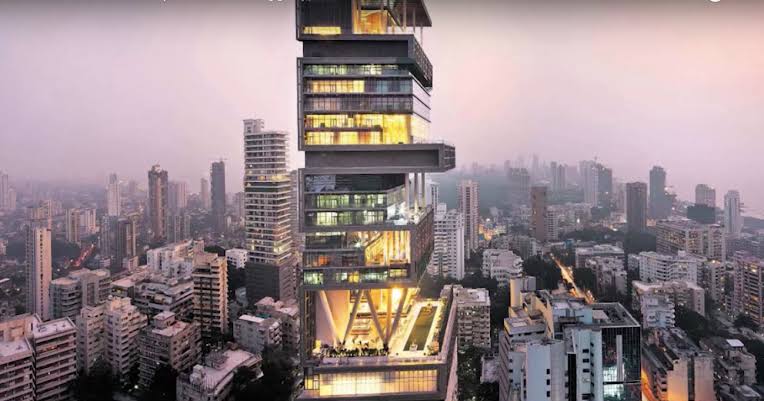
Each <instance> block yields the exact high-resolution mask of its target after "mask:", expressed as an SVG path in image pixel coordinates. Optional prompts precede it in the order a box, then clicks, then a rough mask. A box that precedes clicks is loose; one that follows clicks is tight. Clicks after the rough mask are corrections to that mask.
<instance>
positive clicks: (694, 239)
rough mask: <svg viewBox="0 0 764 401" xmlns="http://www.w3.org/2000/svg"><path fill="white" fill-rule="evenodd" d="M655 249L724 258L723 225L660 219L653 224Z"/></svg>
mask: <svg viewBox="0 0 764 401" xmlns="http://www.w3.org/2000/svg"><path fill="white" fill-rule="evenodd" d="M655 231H656V240H655V242H656V250H657V251H658V252H659V253H668V254H678V253H679V252H680V251H683V252H686V253H687V254H692V255H696V256H700V257H706V258H709V259H714V260H721V261H723V260H725V258H726V239H725V234H724V227H722V226H720V225H718V224H700V223H698V222H696V221H694V220H661V221H659V222H658V223H657V224H656V225H655Z"/></svg>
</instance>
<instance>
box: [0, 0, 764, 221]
mask: <svg viewBox="0 0 764 401" xmlns="http://www.w3.org/2000/svg"><path fill="white" fill-rule="evenodd" d="M459 4H460V3H457V2H437V3H435V4H432V5H430V7H429V10H430V13H431V15H432V16H433V18H434V19H437V20H438V21H439V28H440V29H437V30H435V31H434V32H433V33H431V34H429V35H426V37H425V39H424V47H425V49H426V51H427V52H428V54H429V55H430V58H431V59H432V61H433V64H435V65H438V75H439V76H441V77H448V76H463V75H465V74H467V73H469V71H470V70H472V69H474V68H476V67H477V66H478V64H475V63H474V62H473V61H465V62H459V63H453V62H446V61H447V60H449V57H450V53H449V52H450V51H451V50H458V52H460V53H463V54H466V55H467V57H465V60H481V62H480V64H479V66H480V68H486V69H497V70H501V71H505V72H506V74H507V75H506V76H505V78H506V79H501V80H498V81H496V82H488V81H487V80H488V79H492V78H490V77H491V76H492V75H491V74H478V76H475V77H474V82H472V83H471V84H470V85H460V84H459V83H458V82H456V81H454V80H449V79H442V81H441V82H439V84H438V85H437V86H438V92H437V96H434V97H433V121H434V123H433V133H435V134H437V136H438V137H442V138H444V139H446V140H447V141H449V142H452V143H453V144H454V145H456V146H457V147H459V148H460V149H463V151H462V152H460V158H459V162H458V165H459V166H463V165H469V164H471V163H472V162H481V163H482V164H491V163H495V164H497V165H500V164H501V163H502V162H503V160H514V159H515V157H516V156H517V155H518V154H526V155H530V154H532V153H538V154H540V155H541V156H542V157H543V158H544V159H546V160H555V161H561V162H565V163H568V164H575V162H576V161H577V160H585V159H593V158H594V157H595V156H597V157H598V158H599V160H600V161H601V162H603V163H604V164H606V165H608V166H609V167H611V168H612V169H613V174H614V176H616V177H619V178H620V179H621V180H622V181H623V182H628V181H647V177H648V172H649V169H650V168H651V166H653V165H660V166H663V167H664V168H665V169H666V171H667V173H668V178H667V181H668V183H669V185H671V186H673V187H674V188H675V189H676V191H677V193H678V194H679V196H680V197H681V198H682V199H688V200H689V199H693V191H694V188H695V185H696V184H698V183H701V182H702V183H707V184H709V185H711V186H712V187H715V188H716V189H717V191H718V193H720V194H723V193H726V192H727V190H730V189H737V190H740V192H741V198H742V199H743V202H744V203H745V204H746V206H747V208H748V209H749V211H757V212H761V211H762V210H764V189H762V188H760V187H759V186H757V185H756V183H757V177H756V174H755V172H749V169H746V166H747V164H748V162H749V161H750V160H753V159H754V158H755V157H756V153H755V151H756V149H760V148H761V145H762V143H761V139H759V138H758V135H757V132H756V127H757V126H759V125H761V122H762V121H761V117H760V116H759V115H758V114H759V113H758V112H757V109H756V105H757V104H760V101H761V100H762V99H761V94H760V92H761V91H757V90H756V88H757V85H758V84H757V77H759V76H760V72H759V69H758V68H756V66H757V65H758V63H760V62H761V61H762V56H761V54H764V52H761V51H758V50H759V49H761V47H762V43H764V40H761V39H762V38H764V29H762V28H761V27H759V26H756V25H755V24H754V22H755V20H754V19H753V17H752V15H754V14H756V11H759V10H764V4H755V3H752V2H743V1H728V2H720V3H712V2H708V1H699V0H698V1H692V0H683V1H679V2H672V4H671V5H661V4H654V3H648V4H644V3H641V4H642V5H640V6H636V5H633V4H632V5H629V4H627V3H626V2H624V1H617V2H612V3H609V5H607V6H602V5H599V6H598V7H597V8H596V9H595V8H593V7H590V5H591V3H588V2H576V5H575V6H574V5H572V4H571V5H565V4H563V3H560V2H549V3H545V4H547V5H546V6H544V5H538V4H531V3H530V2H528V1H514V2H511V3H497V2H488V1H484V2H480V3H475V4H476V5H477V4H479V5H480V7H477V6H476V7H474V9H470V10H468V12H466V13H460V12H458V8H459ZM292 6H293V4H291V2H274V3H270V2H265V1H263V2H255V3H254V4H243V3H238V2H228V3H224V4H222V5H221V6H219V7H216V8H214V9H212V8H211V7H209V6H207V5H205V4H204V3H202V2H190V3H184V4H181V3H172V2H168V3H159V2H156V3H155V2H144V3H137V4H135V5H133V6H130V7H122V6H116V5H115V4H108V5H103V4H102V5H95V6H93V5H87V6H85V5H84V3H81V4H72V5H67V6H66V8H63V7H59V6H56V5H55V4H45V7H46V8H45V10H42V9H40V7H43V5H42V3H38V4H36V5H29V4H27V5H22V4H21V3H18V4H5V5H3V8H4V9H5V10H4V11H7V12H3V13H2V14H0V15H1V16H0V22H2V23H0V32H1V33H4V34H3V35H0V37H6V38H25V39H27V40H19V41H13V42H10V41H9V42H3V39H0V43H1V44H2V46H0V56H2V57H3V59H5V60H11V62H10V63H4V65H3V66H2V67H0V68H2V70H0V71H1V72H3V73H2V74H0V84H2V85H3V87H6V88H9V90H8V91H5V92H4V93H3V94H0V104H2V105H3V106H4V108H5V109H6V110H9V113H8V115H9V118H7V119H6V125H5V127H4V129H3V130H4V132H6V133H10V134H9V135H7V136H5V137H4V141H5V142H6V143H7V144H8V146H3V149H2V150H0V159H3V160H4V161H6V162H5V163H4V164H5V165H4V166H2V167H3V170H4V171H6V172H8V174H9V175H10V176H11V177H12V179H23V178H32V179H38V180H39V179H43V180H47V179H68V178H73V179H75V180H81V181H84V182H88V183H103V182H106V181H107V179H108V174H109V173H110V172H116V173H117V174H119V175H120V177H124V178H126V179H139V178H141V177H142V176H143V175H144V174H145V169H146V168H147V167H148V166H151V165H152V164H155V163H157V162H158V163H161V164H162V165H163V167H165V168H166V169H167V170H168V171H170V172H171V174H172V176H173V179H174V180H180V181H186V182H188V183H190V185H191V186H190V189H191V190H192V191H193V192H196V190H197V185H198V182H199V178H200V177H203V176H205V175H207V169H208V166H209V164H210V162H211V161H213V160H216V159H219V158H220V157H223V158H225V159H227V160H230V162H229V170H230V174H228V177H227V183H226V184H227V187H229V188H232V189H238V188H240V186H241V181H240V180H239V179H237V177H240V176H241V175H242V174H243V154H241V151H240V149H239V148H238V144H239V140H240V138H239V135H240V128H239V126H238V124H239V123H240V121H241V120H242V119H243V118H247V116H250V115H253V114H254V115H258V116H262V117H263V118H266V119H268V121H270V123H269V124H270V126H272V127H274V128H275V129H281V130H286V131H289V132H290V133H294V132H296V114H295V110H294V107H292V105H293V104H294V102H295V101H296V87H295V84H294V82H293V80H292V79H291V78H292V74H293V68H294V65H293V64H292V62H293V59H294V57H296V56H297V55H298V54H299V50H300V49H299V45H298V44H297V43H296V41H294V30H293V28H292V26H293V25H292V21H293V19H294V16H293V13H292ZM573 7H577V8H576V9H574V8H573ZM43 11H44V12H43ZM57 15H67V16H68V17H71V18H58V17H55V16H57ZM252 15H258V16H262V17H265V18H262V20H261V22H259V23H258V24H252V23H251V21H250V17H251V16H252ZM94 17H98V18H94ZM600 17H607V18H605V20H602V22H598V23H597V24H593V23H592V22H593V21H595V20H596V21H600V20H601V19H600ZM54 18H55V19H54ZM190 18H194V19H195V20H198V26H201V27H203V29H197V28H196V27H195V26H192V27H189V26H188V24H187V22H188V20H189V19H190ZM627 18H633V19H635V20H638V21H640V22H641V23H640V24H623V22H624V21H625V20H626V19H627ZM71 21H76V22H77V23H72V22H71ZM135 22H140V23H141V24H142V27H143V29H142V30H140V32H134V31H132V30H130V29H129V28H130V24H132V23H135ZM624 25H628V27H624ZM456 26H459V27H460V29H452V28H455V27H456ZM106 27H110V28H111V29H105V28H106ZM460 31H469V32H471V34H470V36H471V37H472V38H474V40H476V41H479V42H480V43H481V44H482V45H481V46H479V47H475V48H471V46H470V43H471V41H466V40H464V39H463V38H460V37H459V35H460V33H459V32H460ZM95 32H98V34H97V35H96V34H95ZM51 34H55V35H56V37H57V38H60V40H59V41H57V42H56V43H55V44H53V43H50V42H48V41H47V40H46V39H45V38H46V37H47V35H51ZM266 34H267V37H268V38H269V39H270V40H268V41H260V40H253V38H259V37H266V36H265V35H266ZM485 48H491V49H494V51H492V52H485V51H484V49H485ZM677 49H679V50H677ZM38 54H39V56H38ZM42 55H44V56H42ZM259 55H268V56H267V59H263V58H262V57H261V56H259ZM65 56H73V57H65ZM38 57H45V58H49V57H53V58H55V59H58V60H61V62H60V63H46V62H43V61H42V60H39V61H38V62H35V60H36V59H37V58H38ZM24 65H33V67H32V68H22V67H23V66H24ZM700 67H702V68H700ZM249 71H257V72H258V73H257V74H252V73H250V72H249ZM64 78H66V79H64ZM758 81H760V80H758ZM84 83H87V84H86V85H85V84H84ZM488 88H495V89H492V90H491V91H490V92H489V91H488ZM139 89H140V90H139ZM263 93H267V94H268V95H267V96H263ZM491 93H500V94H502V95H501V96H499V95H492V94H491ZM515 93H520V94H522V96H514V95H513V94H515ZM64 98H65V99H66V101H65V102H64V101H63V99H64ZM181 100H182V101H181ZM582 100H583V101H582ZM480 102H484V103H485V107H479V108H475V107H469V105H471V104H480ZM40 113H43V114H45V115H46V118H45V119H40V118H38V117H37V116H38V115H39V114H40ZM33 116H34V117H33ZM452 116H457V117H452ZM550 116H554V118H550ZM43 121H44V124H43V123H42V122H43ZM469 121H474V122H475V123H474V124H470V123H469ZM468 130H476V131H478V132H479V133H480V134H479V135H480V136H479V138H480V139H481V140H478V141H474V140H471V136H470V135H463V132H466V131H468ZM67 133H68V134H67ZM159 133H162V135H157V134H159ZM30 137H31V138H33V139H35V140H32V141H30V140H29V138H30ZM61 138H66V141H64V140H63V139H61ZM292 138H293V137H292ZM507 139H508V140H509V141H510V142H509V143H510V144H511V146H506V147H504V146H492V145H495V144H496V143H503V141H505V140H507ZM32 144H34V150H32V148H31V146H32ZM688 144H692V147H691V150H692V151H689V152H688V151H684V150H682V151H680V149H681V148H682V147H685V146H687V145H688ZM291 145H293V144H291ZM91 149H98V151H99V156H97V157H92V155H89V154H88V153H87V152H88V150H91ZM178 149H182V152H180V153H182V154H183V157H182V158H179V157H177V156H175V154H178V153H179V152H177V150H178ZM291 149H292V150H291V153H292V154H291V155H290V156H291V159H292V160H294V161H295V163H294V164H293V165H292V166H290V167H291V168H296V167H298V166H301V165H302V162H301V160H302V157H301V156H298V154H297V152H296V150H295V149H296V146H291ZM124 150H127V151H124ZM619 151H622V152H625V153H626V154H627V157H623V155H620V154H618V152H619ZM28 154H35V155H36V157H34V158H29V157H25V156H23V155H28ZM101 155H102V156H101ZM37 157H39V158H44V159H45V160H46V161H48V160H49V161H50V162H49V163H35V160H36V158H37ZM51 165H57V166H63V165H65V166H67V168H65V169H61V168H59V169H51V168H49V166H51ZM141 181H142V180H141ZM139 182H140V181H139ZM233 192H236V191H235V190H234V191H233ZM759 214H761V213H759Z"/></svg>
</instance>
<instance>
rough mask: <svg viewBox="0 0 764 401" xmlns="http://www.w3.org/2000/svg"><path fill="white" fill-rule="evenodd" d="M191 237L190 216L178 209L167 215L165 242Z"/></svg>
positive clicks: (179, 240)
mask: <svg viewBox="0 0 764 401" xmlns="http://www.w3.org/2000/svg"><path fill="white" fill-rule="evenodd" d="M190 238H191V216H190V215H189V214H188V213H187V212H186V211H178V212H175V213H172V214H170V215H168V216H167V242H168V243H174V242H181V241H185V240H187V239H190Z"/></svg>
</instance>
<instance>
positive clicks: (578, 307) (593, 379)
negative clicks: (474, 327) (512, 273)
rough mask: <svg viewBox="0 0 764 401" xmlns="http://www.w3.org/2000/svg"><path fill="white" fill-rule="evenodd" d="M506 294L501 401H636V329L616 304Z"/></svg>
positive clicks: (536, 294)
mask: <svg viewBox="0 0 764 401" xmlns="http://www.w3.org/2000/svg"><path fill="white" fill-rule="evenodd" d="M510 292H511V293H512V294H511V295H510V299H511V300H512V301H511V307H510V315H509V317H508V318H506V319H505V320H504V330H503V332H502V333H501V334H500V339H499V358H500V360H499V364H500V372H499V398H500V400H501V401H510V400H513V401H514V400H522V401H526V400H527V401H531V400H532V401H536V400H550V401H563V400H576V401H583V400H604V399H609V400H624V401H638V400H640V399H641V390H640V358H641V352H640V334H641V329H640V326H639V323H637V321H636V320H634V318H633V317H632V316H631V315H630V314H629V313H628V311H626V309H625V308H624V307H623V306H622V305H621V304H617V303H595V304H586V303H585V302H584V300H583V299H579V298H571V297H570V295H568V294H567V293H560V294H552V293H550V292H548V291H546V290H541V291H535V292H525V293H522V294H516V293H515V291H514V290H511V291H510ZM606 395H607V397H606Z"/></svg>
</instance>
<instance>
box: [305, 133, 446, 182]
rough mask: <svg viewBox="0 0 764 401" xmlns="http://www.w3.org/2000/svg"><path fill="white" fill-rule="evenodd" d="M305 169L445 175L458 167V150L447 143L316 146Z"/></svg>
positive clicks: (317, 172) (338, 171)
mask: <svg viewBox="0 0 764 401" xmlns="http://www.w3.org/2000/svg"><path fill="white" fill-rule="evenodd" d="M311 150H312V151H311V152H305V166H306V168H307V169H310V172H311V173H313V174H322V173H337V174H340V173H346V172H347V173H358V174H365V173H373V172H379V173H442V172H445V171H448V170H451V169H453V168H454V167H455V166H456V150H455V148H454V147H453V146H452V145H449V144H446V143H444V142H435V141H433V142H431V143H410V144H400V145H347V146H342V147H340V146H331V147H330V146H327V147H322V146H312V147H311Z"/></svg>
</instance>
